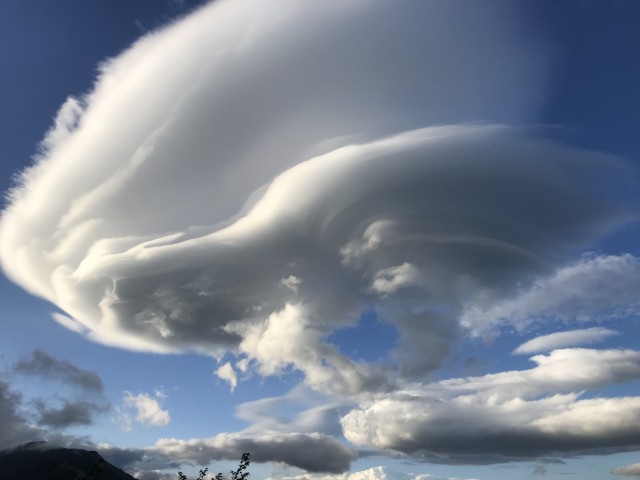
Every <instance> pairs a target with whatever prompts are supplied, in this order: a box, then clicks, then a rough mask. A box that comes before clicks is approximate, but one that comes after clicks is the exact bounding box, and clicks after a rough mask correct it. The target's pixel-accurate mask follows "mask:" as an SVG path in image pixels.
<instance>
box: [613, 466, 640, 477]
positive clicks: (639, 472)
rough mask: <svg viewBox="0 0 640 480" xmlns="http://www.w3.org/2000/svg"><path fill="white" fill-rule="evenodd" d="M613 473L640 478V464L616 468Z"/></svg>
mask: <svg viewBox="0 0 640 480" xmlns="http://www.w3.org/2000/svg"><path fill="white" fill-rule="evenodd" d="M611 473H613V474H614V475H623V476H627V477H640V463H633V464H631V465H626V466H624V467H617V468H614V469H613V470H611Z"/></svg>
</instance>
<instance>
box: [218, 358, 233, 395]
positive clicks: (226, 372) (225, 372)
mask: <svg viewBox="0 0 640 480" xmlns="http://www.w3.org/2000/svg"><path fill="white" fill-rule="evenodd" d="M214 373H215V374H216V375H217V376H218V378H220V379H222V380H226V381H227V382H229V385H230V386H231V391H232V392H233V391H234V390H235V389H236V387H237V386H238V375H237V374H236V371H235V370H234V369H233V366H232V365H231V362H227V363H225V364H224V365H222V366H220V367H219V368H218V369H217V370H216V371H215V372H214Z"/></svg>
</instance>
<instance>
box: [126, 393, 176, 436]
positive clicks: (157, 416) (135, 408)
mask: <svg viewBox="0 0 640 480" xmlns="http://www.w3.org/2000/svg"><path fill="white" fill-rule="evenodd" d="M163 399H164V395H163V394H162V393H161V392H159V391H156V392H155V393H154V394H148V393H138V394H134V393H132V392H124V397H123V399H122V404H123V406H122V408H118V416H119V420H120V423H121V426H122V428H123V429H124V430H131V428H132V424H133V422H136V423H139V424H140V425H143V426H145V427H163V426H165V425H168V424H169V422H170V421H171V415H169V412H168V411H167V410H164V409H163V408H162V406H161V403H160V402H161V401H162V400H163Z"/></svg>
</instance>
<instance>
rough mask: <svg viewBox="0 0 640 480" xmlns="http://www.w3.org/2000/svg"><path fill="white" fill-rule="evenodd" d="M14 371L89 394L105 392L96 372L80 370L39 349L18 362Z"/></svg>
mask: <svg viewBox="0 0 640 480" xmlns="http://www.w3.org/2000/svg"><path fill="white" fill-rule="evenodd" d="M13 369H14V371H15V372H17V373H20V374H23V375H37V376H40V377H43V378H49V379H54V380H59V381H62V382H64V383H66V384H69V385H73V386H77V387H80V388H82V389H83V390H86V391H88V392H93V393H102V390H103V385H102V379H101V378H100V376H99V375H98V374H97V373H96V372H93V371H91V370H84V369H82V368H79V367H77V366H75V365H74V364H72V363H71V362H69V360H67V359H62V360H60V359H57V358H55V357H52V356H51V355H49V354H48V353H47V352H45V351H43V350H41V349H39V348H37V349H35V350H34V351H33V352H32V353H31V355H29V356H26V357H24V358H22V359H20V360H19V361H18V362H16V363H15V365H14V367H13Z"/></svg>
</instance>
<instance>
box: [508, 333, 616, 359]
mask: <svg viewBox="0 0 640 480" xmlns="http://www.w3.org/2000/svg"><path fill="white" fill-rule="evenodd" d="M613 335H618V332H616V331H615V330H610V329H608V328H602V327H593V328H583V329H580V330H570V331H567V332H555V333H550V334H549V335H542V336H540V337H536V338H534V339H532V340H529V341H528V342H525V343H523V344H522V345H520V346H519V347H518V348H516V349H515V350H514V351H513V353H515V354H529V353H539V352H547V351H549V350H554V349H556V348H564V347H574V346H578V345H586V344H590V343H596V342H600V341H602V340H604V339H605V338H608V337H611V336H613Z"/></svg>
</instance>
